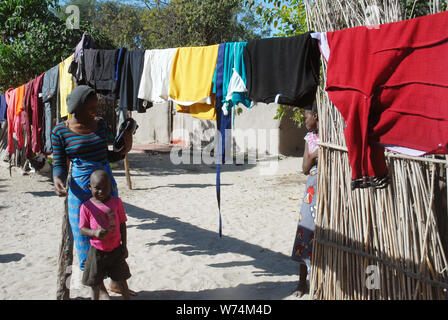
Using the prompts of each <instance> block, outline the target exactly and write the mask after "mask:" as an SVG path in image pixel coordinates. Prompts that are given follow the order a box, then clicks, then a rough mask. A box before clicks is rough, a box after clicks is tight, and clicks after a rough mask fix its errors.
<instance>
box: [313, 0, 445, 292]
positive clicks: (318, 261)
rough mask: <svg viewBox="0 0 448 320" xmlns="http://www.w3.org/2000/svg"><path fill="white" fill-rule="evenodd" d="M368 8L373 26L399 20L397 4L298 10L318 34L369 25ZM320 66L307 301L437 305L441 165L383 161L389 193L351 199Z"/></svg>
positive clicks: (395, 158) (349, 1) (334, 2)
mask: <svg viewBox="0 0 448 320" xmlns="http://www.w3.org/2000/svg"><path fill="white" fill-rule="evenodd" d="M369 5H371V6H372V5H376V6H377V7H376V8H378V9H379V10H380V11H379V12H380V16H379V17H380V21H379V22H380V23H388V22H393V21H400V20H403V17H404V16H405V13H404V12H403V10H402V9H401V8H400V6H399V1H398V0H386V1H375V0H373V1H367V0H366V1H357V0H343V1H342V0H331V1H330V0H313V1H308V2H307V1H306V2H305V6H306V12H307V23H308V28H309V30H314V31H320V32H323V31H333V30H339V29H343V28H347V27H353V26H359V25H367V24H371V23H366V20H367V21H372V20H368V18H367V16H366V12H368V11H369V10H370V9H367V8H368V6H369ZM371 8H372V7H371ZM431 10H432V12H434V13H435V12H439V11H440V1H435V2H433V3H432V7H431ZM370 12H372V10H370ZM370 19H372V18H370ZM322 61H323V59H322ZM322 63H323V64H322V67H323V71H322V77H321V78H322V79H323V80H322V83H321V86H320V88H319V90H318V94H317V102H318V110H319V136H320V138H321V140H322V145H321V147H320V149H319V178H318V179H319V180H318V200H317V216H316V232H315V242H314V245H313V258H312V272H311V280H310V282H311V286H310V294H311V297H312V298H313V299H445V298H446V291H444V289H445V288H448V282H447V281H448V270H447V259H446V255H447V251H446V248H447V247H448V239H447V238H446V234H447V232H448V228H447V220H448V219H447V218H448V214H447V188H446V178H447V173H448V160H447V159H448V158H446V157H443V158H442V159H440V158H437V159H436V158H435V157H427V158H423V159H413V158H410V157H402V156H400V155H397V154H392V153H388V154H387V163H388V167H389V171H390V176H391V184H390V186H389V187H388V188H387V189H384V190H373V189H363V190H359V189H358V190H355V191H352V190H351V186H350V182H351V170H350V166H349V163H348V157H347V151H346V150H347V149H346V147H345V139H344V134H343V130H344V128H345V123H344V120H343V119H342V117H341V115H340V113H339V112H338V110H337V109H336V108H335V106H334V105H333V104H332V103H331V102H330V100H329V98H328V95H327V93H326V92H325V90H324V88H325V82H326V64H325V62H324V61H323V62H322ZM369 266H370V267H369ZM372 266H373V267H372Z"/></svg>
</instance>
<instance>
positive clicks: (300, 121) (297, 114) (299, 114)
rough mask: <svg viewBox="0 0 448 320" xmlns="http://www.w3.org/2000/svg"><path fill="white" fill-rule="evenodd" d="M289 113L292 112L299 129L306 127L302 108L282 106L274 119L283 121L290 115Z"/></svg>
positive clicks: (292, 117)
mask: <svg viewBox="0 0 448 320" xmlns="http://www.w3.org/2000/svg"><path fill="white" fill-rule="evenodd" d="M288 111H292V115H291V119H292V120H293V121H294V122H295V123H296V124H297V126H298V127H303V126H304V125H305V114H304V109H303V108H301V107H293V106H286V105H282V104H280V105H279V106H278V108H277V114H276V115H275V117H274V119H277V120H280V119H282V118H283V117H284V116H285V115H286V114H288Z"/></svg>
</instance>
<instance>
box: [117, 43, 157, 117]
mask: <svg viewBox="0 0 448 320" xmlns="http://www.w3.org/2000/svg"><path fill="white" fill-rule="evenodd" d="M144 57H145V50H133V51H127V52H126V53H125V56H124V61H123V68H122V71H121V79H120V102H119V103H118V107H119V108H120V109H121V110H129V111H137V112H140V113H143V112H146V109H147V108H149V107H151V106H152V105H146V106H143V100H141V99H138V90H139V88H140V81H141V78H142V73H143V65H144Z"/></svg>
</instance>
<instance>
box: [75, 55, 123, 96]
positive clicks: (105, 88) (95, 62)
mask: <svg viewBox="0 0 448 320" xmlns="http://www.w3.org/2000/svg"><path fill="white" fill-rule="evenodd" d="M118 53H119V50H96V49H86V50H84V56H85V74H86V83H87V85H89V86H90V87H92V88H94V89H95V90H96V92H97V93H98V94H101V95H103V96H105V97H107V98H109V99H116V97H117V94H118V83H117V82H116V81H115V73H116V66H117V60H118Z"/></svg>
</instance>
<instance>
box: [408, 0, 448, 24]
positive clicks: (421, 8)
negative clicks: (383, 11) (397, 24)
mask: <svg viewBox="0 0 448 320" xmlns="http://www.w3.org/2000/svg"><path fill="white" fill-rule="evenodd" d="M431 2H432V1H429V0H400V5H401V10H402V12H403V16H404V17H406V19H412V18H415V17H421V16H426V15H428V14H431ZM447 5H448V1H441V10H442V11H444V10H447Z"/></svg>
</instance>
